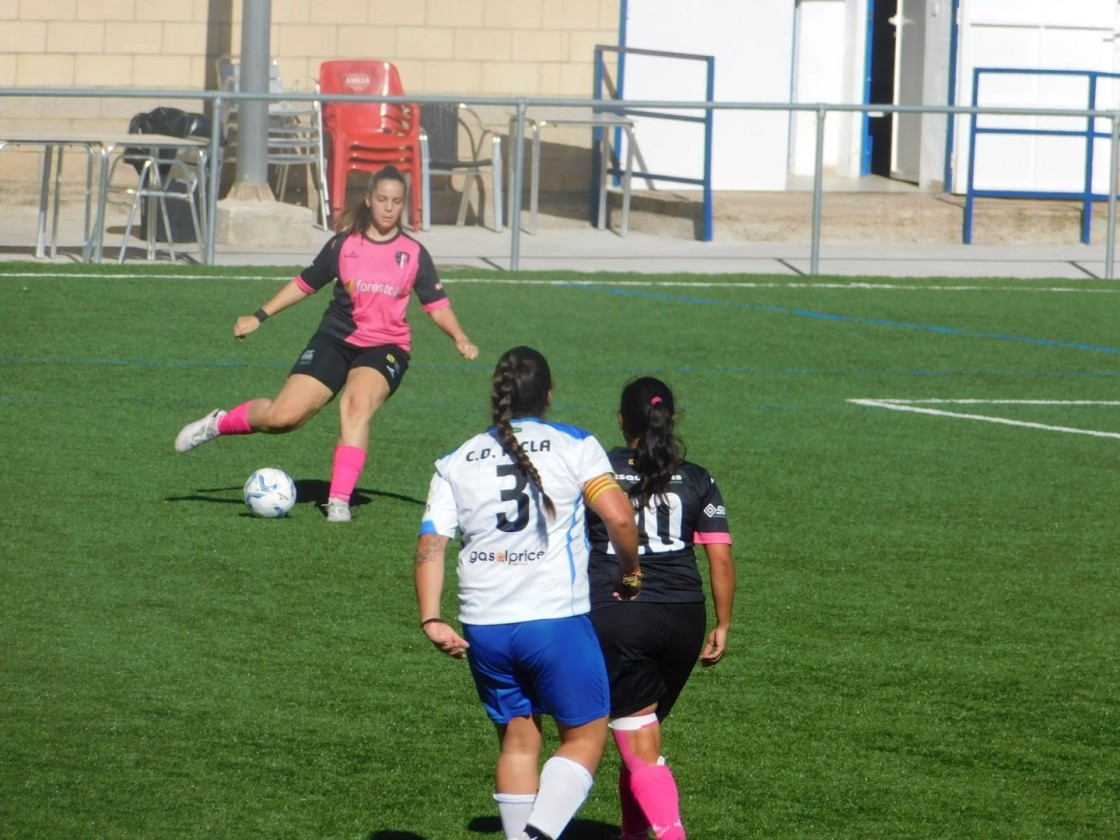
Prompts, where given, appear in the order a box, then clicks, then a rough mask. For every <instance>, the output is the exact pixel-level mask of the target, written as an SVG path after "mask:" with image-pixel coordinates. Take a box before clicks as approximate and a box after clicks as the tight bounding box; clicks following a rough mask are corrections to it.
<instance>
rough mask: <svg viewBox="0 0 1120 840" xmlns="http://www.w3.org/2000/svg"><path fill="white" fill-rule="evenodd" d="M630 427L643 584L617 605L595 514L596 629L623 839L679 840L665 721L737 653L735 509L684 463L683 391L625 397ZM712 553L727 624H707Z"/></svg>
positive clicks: (643, 389)
mask: <svg viewBox="0 0 1120 840" xmlns="http://www.w3.org/2000/svg"><path fill="white" fill-rule="evenodd" d="M619 425H620V427H621V429H622V433H623V436H624V437H625V439H626V442H627V446H626V447H620V448H618V449H615V450H613V451H611V452H609V453H608V456H609V458H610V461H611V466H612V468H613V469H614V472H615V477H616V479H617V480H618V483H619V484H620V485H621V486H622V489H623V490H625V491H626V493H627V495H629V496H630V499H631V501H632V502H633V504H634V509H635V513H636V516H637V520H638V538H639V541H640V548H639V554H640V557H641V564H642V572H643V580H642V593H641V595H640V596H639V598H638V600H636V601H619V600H618V599H616V598H615V597H614V596H613V594H612V593H613V592H614V590H615V589H616V588H617V583H616V582H615V580H614V577H615V575H616V574H617V570H618V562H617V560H616V559H615V558H614V556H613V555H612V553H611V548H610V542H609V540H608V539H607V532H606V528H605V526H604V525H603V523H602V522H600V521H599V520H598V518H597V517H595V516H594V515H593V514H591V513H589V515H588V535H589V538H590V540H591V561H590V566H589V568H588V573H589V576H590V580H591V621H592V624H593V625H594V626H595V632H596V633H597V634H598V636H599V643H600V644H601V645H602V648H603V655H604V657H605V659H606V663H607V675H608V677H609V679H610V685H611V711H610V727H611V731H612V734H613V735H614V739H615V743H616V744H617V745H618V750H619V754H620V756H621V757H622V767H621V768H620V771H619V780H618V788H619V796H620V798H621V801H622V840H646V838H647V837H648V832H649V831H650V830H652V831H653V833H654V835H655V836H656V837H657V838H658V840H679V838H683V837H684V836H685V832H684V828H683V826H682V825H681V817H680V806H679V802H678V795H677V785H676V781H675V780H674V778H673V774H672V773H671V772H670V770H669V767H668V765H667V764H666V763H665V759H664V758H663V757H662V755H661V721H663V720H664V719H665V718H666V717H667V716H668V714H669V712H670V711H671V710H672V708H673V704H674V703H675V702H676V700H677V697H679V696H680V693H681V690H682V689H683V688H684V685H685V682H686V681H687V680H688V676H689V674H690V673H691V672H692V668H693V666H694V665H695V664H696V662H697V659H699V661H700V663H701V664H703V665H714V664H716V663H717V662H719V661H720V659H721V658H722V657H723V654H724V651H725V650H726V647H727V632H728V629H729V628H730V626H731V606H732V602H733V599H734V594H735V566H734V563H733V560H732V556H731V533H730V530H729V528H728V525H727V510H726V509H725V507H724V504H723V497H722V496H721V494H720V491H719V487H718V486H717V485H716V483H715V481H714V480H713V479H712V477H711V475H709V474H708V471H707V470H705V469H704V468H703V467H701V466H699V465H697V464H693V463H691V462H689V461H686V460H684V457H683V453H682V451H681V447H680V444H679V441H678V440H677V437H676V433H675V430H674V408H673V392H672V391H671V390H670V388H669V386H668V385H666V384H665V383H664V382H662V381H661V380H659V379H655V378H653V377H643V378H641V379H636V380H634V381H633V382H631V383H629V384H628V385H627V386H626V387H625V388H624V389H623V391H622V398H621V404H620V408H619ZM697 545H700V546H702V547H703V548H704V551H705V554H706V555H707V558H708V565H709V570H710V577H711V585H712V599H713V601H714V602H715V613H716V623H715V627H713V628H712V629H711V630H710V631H708V632H707V636H706V637H705V630H706V629H707V617H706V610H705V601H706V599H705V595H704V588H703V583H702V580H701V577H700V570H699V569H698V568H697V565H696V554H695V551H694V547H695V546H697Z"/></svg>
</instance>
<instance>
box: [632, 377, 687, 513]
mask: <svg viewBox="0 0 1120 840" xmlns="http://www.w3.org/2000/svg"><path fill="white" fill-rule="evenodd" d="M618 413H619V415H620V416H621V418H622V434H623V435H624V436H625V437H626V441H627V442H628V443H631V444H633V446H634V467H635V471H636V472H637V473H638V475H639V476H641V478H640V479H639V480H638V483H637V484H635V485H634V486H633V487H631V488H630V498H631V499H633V500H634V502H635V503H636V504H637V505H638V507H639V508H644V507H645V506H646V505H648V504H649V501H650V499H652V498H653V497H655V496H659V495H661V494H663V493H664V492H665V491H666V490H667V489H668V487H669V482H670V481H671V480H672V478H673V473H674V472H676V470H677V467H679V466H680V463H681V461H682V460H684V455H683V451H682V450H683V447H682V445H681V442H680V440H679V439H678V438H677V435H676V432H675V431H674V413H675V407H674V403H673V392H672V390H671V389H670V388H669V386H668V385H666V384H665V383H664V382H662V381H661V380H660V379H655V378H654V377H652V376H643V377H641V378H640V379H635V380H634V381H632V382H630V383H629V384H627V385H626V387H625V388H623V389H622V398H621V400H620V402H619V408H618Z"/></svg>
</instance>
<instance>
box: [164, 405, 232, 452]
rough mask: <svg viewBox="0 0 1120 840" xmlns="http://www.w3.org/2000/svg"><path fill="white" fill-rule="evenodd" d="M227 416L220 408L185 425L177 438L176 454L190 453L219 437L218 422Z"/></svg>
mask: <svg viewBox="0 0 1120 840" xmlns="http://www.w3.org/2000/svg"><path fill="white" fill-rule="evenodd" d="M225 416H226V413H225V412H224V411H222V410H221V409H220V408H215V409H214V410H213V411H211V412H210V413H209V414H207V415H206V416H205V417H202V418H200V419H198V420H195V421H194V422H193V423H188V424H187V425H185V426H184V427H183V428H182V430H181V431H180V432H179V434H178V435H177V436H176V437H175V451H176V452H190V451H191V450H192V449H194V448H195V447H196V446H200V445H202V444H204V443H206V442H207V441H208V440H213V439H214V438H216V437H217V436H218V421H219V420H221V419H222V418H223V417H225Z"/></svg>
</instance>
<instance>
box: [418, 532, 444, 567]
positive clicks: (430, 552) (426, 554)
mask: <svg viewBox="0 0 1120 840" xmlns="http://www.w3.org/2000/svg"><path fill="white" fill-rule="evenodd" d="M447 542H448V540H447V537H443V536H440V535H439V534H422V535H421V536H420V539H419V540H417V542H416V565H417V566H419V565H420V564H421V563H434V562H437V561H438V562H440V563H442V562H443V550H444V548H445V547H446V546H447Z"/></svg>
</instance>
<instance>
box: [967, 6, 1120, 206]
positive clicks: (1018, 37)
mask: <svg viewBox="0 0 1120 840" xmlns="http://www.w3.org/2000/svg"><path fill="white" fill-rule="evenodd" d="M1116 5H1117V4H1116V0H1061V2H1055V0H962V2H961V20H960V29H959V35H960V42H959V43H960V48H959V53H958V60H957V67H958V74H957V91H958V93H957V103H958V104H960V105H970V104H971V103H972V97H973V79H974V74H975V70H976V68H978V67H980V68H1028V69H1034V70H1076V71H1099V72H1106V73H1111V72H1113V71H1114V69H1115V67H1116V47H1115V46H1114V44H1115V40H1114V39H1115V36H1116V23H1117V10H1116ZM1110 84H1111V83H1110ZM1088 89H1089V86H1088V78H1087V76H1084V75H1071V76H1059V75H1042V74H1034V75H1031V74H1026V75H1013V74H1007V75H999V74H982V75H981V83H980V88H979V95H978V98H977V104H978V105H981V106H989V107H1018V108H1077V109H1084V108H1088V107H1089V104H1088ZM1112 90H1115V88H1114V87H1110V86H1109V85H1103V86H1102V88H1101V90H1100V91H1099V92H1098V103H1101V104H1104V102H1107V98H1108V97H1110V96H1111V91H1112ZM1102 97H1104V99H1103V100H1102ZM1105 107H1109V108H1110V107H1115V106H1113V105H1105ZM969 123H970V120H969V118H968V116H967V115H961V116H958V117H956V118H955V125H954V128H953V191H954V192H956V193H963V192H965V191H966V189H967V187H968V167H969ZM978 123H979V124H980V125H981V126H987V127H1000V128H1012V129H1054V130H1067V131H1068V130H1073V131H1083V130H1084V129H1085V120H1084V119H1080V118H1077V119H1075V118H1070V117H1025V116H987V117H981V118H979V120H978ZM1107 164H1108V151H1107V144H1105V143H1100V142H1098V143H1097V144H1096V145H1095V151H1094V178H1093V181H1094V189H1097V188H1098V187H1100V188H1103V189H1107V187H1105V186H1104V183H1103V180H1105V179H1106V177H1107ZM1084 170H1085V141H1084V139H1083V138H1075V137H1053V136H1030V135H996V134H986V135H985V134H981V135H978V139H977V144H976V162H975V176H974V184H975V186H976V187H977V188H979V189H991V190H1017V191H1028V190H1029V191H1039V192H1062V191H1080V190H1081V189H1083V187H1084V180H1085V179H1084ZM1102 173H1103V174H1102Z"/></svg>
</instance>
